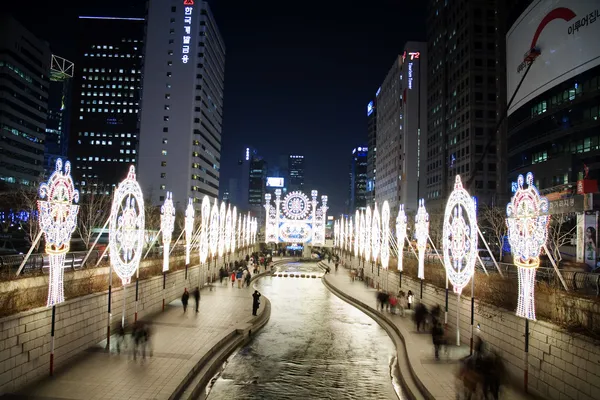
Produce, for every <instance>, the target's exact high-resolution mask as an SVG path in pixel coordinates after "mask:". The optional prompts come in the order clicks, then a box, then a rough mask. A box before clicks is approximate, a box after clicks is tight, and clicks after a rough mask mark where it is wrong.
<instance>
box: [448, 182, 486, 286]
mask: <svg viewBox="0 0 600 400" xmlns="http://www.w3.org/2000/svg"><path fill="white" fill-rule="evenodd" d="M477 239H478V234H477V214H476V209H475V200H474V199H473V197H471V196H470V195H469V192H467V191H466V190H465V189H464V188H463V186H462V182H461V180H460V175H456V179H455V182H454V190H453V191H452V193H450V197H448V202H447V203H446V211H445V213H444V225H443V248H442V251H443V254H444V267H445V269H446V275H447V276H448V280H449V281H450V283H452V287H453V289H454V293H456V294H461V292H462V290H463V288H464V287H465V286H466V285H467V284H468V283H469V281H470V280H471V278H472V277H473V274H474V273H475V262H476V261H477Z"/></svg>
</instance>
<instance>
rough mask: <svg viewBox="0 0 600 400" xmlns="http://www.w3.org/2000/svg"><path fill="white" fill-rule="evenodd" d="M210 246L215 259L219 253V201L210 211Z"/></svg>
mask: <svg viewBox="0 0 600 400" xmlns="http://www.w3.org/2000/svg"><path fill="white" fill-rule="evenodd" d="M208 229H209V230H208V244H209V246H210V254H211V255H212V256H213V257H214V256H216V255H217V254H218V252H219V203H218V202H217V199H215V202H214V204H213V206H212V209H211V210H210V222H209V223H208Z"/></svg>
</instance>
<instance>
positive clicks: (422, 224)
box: [415, 199, 429, 279]
mask: <svg viewBox="0 0 600 400" xmlns="http://www.w3.org/2000/svg"><path fill="white" fill-rule="evenodd" d="M415 235H416V238H417V249H418V250H419V271H418V277H419V279H425V249H426V248H427V238H428V237H429V214H427V210H426V209H425V200H424V199H421V200H419V209H418V210H417V215H416V216H415Z"/></svg>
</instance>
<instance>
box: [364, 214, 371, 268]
mask: <svg viewBox="0 0 600 400" xmlns="http://www.w3.org/2000/svg"><path fill="white" fill-rule="evenodd" d="M371 231H372V225H371V207H369V206H367V209H366V211H365V260H367V261H371V247H372V244H371Z"/></svg>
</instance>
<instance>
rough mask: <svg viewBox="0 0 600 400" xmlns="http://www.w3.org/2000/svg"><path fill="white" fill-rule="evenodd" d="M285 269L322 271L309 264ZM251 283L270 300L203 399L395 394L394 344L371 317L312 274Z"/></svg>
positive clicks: (381, 396) (382, 396)
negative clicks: (264, 319)
mask: <svg viewBox="0 0 600 400" xmlns="http://www.w3.org/2000/svg"><path fill="white" fill-rule="evenodd" d="M285 270H286V271H285V272H288V273H289V272H291V271H299V272H300V273H305V272H311V273H319V275H320V274H321V272H322V271H321V270H320V269H319V268H318V267H316V265H315V264H296V263H295V264H290V265H289V266H288V268H285ZM282 272H283V271H282ZM257 286H258V290H260V291H261V292H262V293H263V294H264V295H265V296H267V297H268V298H269V299H270V300H271V306H272V309H271V319H270V321H269V323H268V324H267V325H266V326H265V328H263V330H262V331H261V332H260V333H259V334H258V335H257V337H256V338H255V339H254V340H253V341H252V342H251V343H250V344H249V345H248V346H246V347H244V348H242V349H241V350H240V351H239V352H238V353H237V354H235V355H234V356H233V357H232V358H231V359H230V362H229V363H228V364H227V365H226V367H225V369H224V370H223V371H222V374H221V376H220V377H219V378H218V379H217V380H216V382H215V383H214V386H213V388H212V389H211V391H210V393H209V396H208V399H209V400H220V399H223V400H224V399H227V400H230V399H274V400H275V399H277V400H283V399H319V398H327V399H361V400H362V399H367V398H368V399H397V396H396V392H395V391H394V387H393V385H392V382H391V378H390V364H391V363H392V361H393V357H394V356H395V349H394V345H393V343H392V341H391V340H390V338H389V337H388V336H387V334H386V333H385V331H384V330H383V329H381V328H380V327H379V325H377V323H376V322H375V321H373V320H371V319H370V318H369V317H367V316H366V315H365V314H363V313H362V312H360V311H358V310H357V309H355V308H354V307H352V306H351V305H349V304H347V303H345V302H343V301H342V300H340V299H338V298H337V297H336V296H335V295H333V294H331V293H330V292H329V291H328V290H327V289H326V288H325V286H324V285H323V284H322V283H321V281H320V280H319V279H312V278H289V277H288V278H278V277H269V278H263V279H261V280H260V281H259V282H258V284H257Z"/></svg>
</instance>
